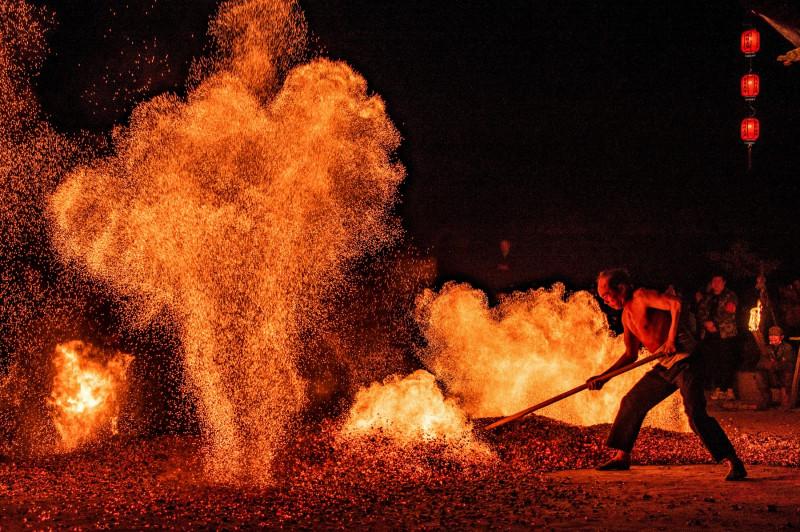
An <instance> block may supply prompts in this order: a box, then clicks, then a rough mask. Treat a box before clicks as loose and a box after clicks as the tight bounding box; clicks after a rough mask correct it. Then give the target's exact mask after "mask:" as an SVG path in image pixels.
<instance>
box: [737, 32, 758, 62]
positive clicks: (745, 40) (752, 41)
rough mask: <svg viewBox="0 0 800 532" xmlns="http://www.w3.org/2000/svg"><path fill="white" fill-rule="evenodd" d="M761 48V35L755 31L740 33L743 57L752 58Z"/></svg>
mask: <svg viewBox="0 0 800 532" xmlns="http://www.w3.org/2000/svg"><path fill="white" fill-rule="evenodd" d="M759 48H761V34H760V33H758V30H756V29H752V28H751V29H749V30H746V31H745V32H744V33H742V53H743V54H744V56H745V57H753V56H754V55H756V52H758V49H759Z"/></svg>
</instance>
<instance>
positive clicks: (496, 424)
mask: <svg viewBox="0 0 800 532" xmlns="http://www.w3.org/2000/svg"><path fill="white" fill-rule="evenodd" d="M659 351H660V349H659ZM663 356H665V353H659V352H658V351H656V353H655V354H654V355H650V356H649V357H646V358H643V359H641V360H637V361H636V362H634V363H633V364H628V365H627V366H623V367H621V368H619V369H617V370H614V371H612V372H611V373H606V374H605V375H603V379H606V380H608V379H611V378H613V377H616V376H617V375H622V374H623V373H626V372H628V371H630V370H632V369H635V368H638V367H639V366H642V365H644V364H647V363H648V362H652V361H653V360H656V359H658V358H661V357H663ZM588 387H589V383H588V382H585V383H583V384H581V385H580V386H578V387H576V388H573V389H571V390H569V391H566V392H564V393H562V394H560V395H556V396H555V397H551V398H550V399H548V400H547V401H543V402H541V403H539V404H538V405H533V406H532V407H530V408H526V409H525V410H522V411H521V412H517V413H516V414H511V415H510V416H508V417H504V418H503V419H501V420H499V421H495V422H494V423H492V424H491V425H488V426H486V427H484V428H483V429H482V430H489V429H493V428H496V427H499V426H500V425H505V424H506V423H508V422H510V421H514V420H515V419H519V418H521V417H523V416H527V415H528V414H530V413H531V412H534V411H536V410H539V409H540V408H544V407H546V406H550V405H552V404H553V403H557V402H559V401H560V400H562V399H566V398H567V397H569V396H570V395H575V394H576V393H578V392H580V391H581V390H585V389H586V388H588Z"/></svg>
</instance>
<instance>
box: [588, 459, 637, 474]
mask: <svg viewBox="0 0 800 532" xmlns="http://www.w3.org/2000/svg"><path fill="white" fill-rule="evenodd" d="M630 468H631V463H630V462H628V461H625V460H617V459H616V458H614V459H611V460H609V461H608V462H606V463H605V464H603V465H599V466H597V467H595V469H596V470H597V471H627V470H628V469H630Z"/></svg>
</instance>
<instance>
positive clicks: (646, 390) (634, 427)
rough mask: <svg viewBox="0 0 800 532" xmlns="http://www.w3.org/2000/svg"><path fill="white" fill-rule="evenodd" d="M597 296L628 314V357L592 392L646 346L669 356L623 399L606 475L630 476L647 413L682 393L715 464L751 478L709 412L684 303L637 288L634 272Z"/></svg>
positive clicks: (592, 383)
mask: <svg viewBox="0 0 800 532" xmlns="http://www.w3.org/2000/svg"><path fill="white" fill-rule="evenodd" d="M597 291H598V293H599V294H600V297H601V298H603V301H605V303H606V304H607V305H608V306H610V307H611V308H614V309H617V310H620V309H621V310H622V325H623V327H624V333H623V335H624V336H623V339H624V342H625V353H624V354H623V355H622V356H621V357H620V359H619V360H617V362H615V363H614V365H613V366H611V367H610V368H608V369H607V370H606V371H604V372H603V373H601V374H600V375H596V376H594V377H592V378H590V379H589V380H588V381H586V382H587V383H588V384H589V389H590V390H599V389H600V388H602V387H603V385H604V384H605V383H606V381H607V380H608V379H604V378H603V375H606V374H608V373H611V372H612V371H614V370H616V369H619V368H621V367H623V366H627V365H628V364H631V363H633V362H635V361H636V359H637V358H639V349H640V348H641V346H644V347H646V348H647V350H648V351H650V352H651V353H656V352H659V353H664V354H665V355H667V357H665V358H662V359H661V360H660V361H659V363H658V364H656V365H655V366H654V367H653V369H651V370H650V371H649V372H647V373H646V374H645V375H644V377H642V378H641V380H640V381H639V382H637V383H636V384H635V385H634V387H633V388H631V390H630V391H629V392H628V394H627V395H626V396H625V397H624V398H623V399H622V403H621V405H620V409H619V413H618V414H617V418H616V419H615V420H614V424H613V425H612V426H611V432H610V433H609V435H608V440H607V442H606V445H608V446H609V447H611V448H612V449H616V450H617V454H616V455H615V456H614V458H612V459H611V460H610V461H609V462H607V463H605V464H603V465H601V466H599V467H598V468H597V469H598V470H600V471H626V470H628V469H629V468H630V465H631V450H633V444H634V443H635V442H636V438H637V437H638V436H639V429H641V427H642V422H643V421H644V418H645V416H646V415H647V412H649V411H650V409H652V408H653V407H654V406H656V405H657V404H658V403H660V402H661V401H663V400H664V399H666V398H667V397H669V396H670V395H672V393H673V392H675V390H680V391H681V396H682V397H683V405H684V408H685V410H686V415H687V416H688V417H689V425H690V426H691V427H692V430H693V431H694V432H695V434H697V435H698V436H700V439H701V440H702V441H703V444H704V445H705V446H706V448H707V449H708V450H709V452H710V453H711V456H712V457H713V458H714V460H715V461H717V462H719V461H721V460H725V461H727V462H728V466H729V468H730V470H729V471H728V474H727V476H726V477H725V480H742V479H743V478H745V477H746V476H747V471H746V470H745V468H744V464H743V463H742V461H741V460H740V459H739V457H738V456H736V451H735V450H734V448H733V445H731V442H730V440H729V439H728V436H727V435H726V434H725V431H723V430H722V427H720V426H719V423H717V420H716V419H714V418H713V417H711V416H709V415H708V413H707V412H706V398H705V395H704V392H703V385H704V381H705V373H706V364H705V362H704V361H703V360H699V357H698V355H693V354H692V352H693V350H694V347H695V340H694V338H693V337H692V335H691V333H689V331H688V329H686V327H684V326H682V324H681V322H680V316H681V301H680V299H678V298H677V297H674V296H671V295H667V294H662V293H660V292H658V291H656V290H648V289H645V288H637V289H634V288H633V285H632V283H631V279H630V276H629V275H628V272H627V271H625V270H622V269H616V270H606V271H603V272H600V275H599V276H598V277H597Z"/></svg>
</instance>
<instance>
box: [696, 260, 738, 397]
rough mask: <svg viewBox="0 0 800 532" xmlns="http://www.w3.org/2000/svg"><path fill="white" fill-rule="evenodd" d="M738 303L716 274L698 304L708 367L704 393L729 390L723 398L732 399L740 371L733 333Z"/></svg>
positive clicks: (723, 279)
mask: <svg viewBox="0 0 800 532" xmlns="http://www.w3.org/2000/svg"><path fill="white" fill-rule="evenodd" d="M738 304H739V299H738V298H737V297H736V293H735V292H733V290H731V289H729V288H727V287H726V286H725V278H724V277H723V276H722V275H720V274H715V275H714V276H713V277H712V278H711V283H710V284H709V290H708V292H707V293H706V294H705V296H704V297H703V299H702V301H700V306H699V307H698V310H697V321H698V322H699V323H700V338H701V339H702V340H701V343H700V351H701V353H703V355H704V356H705V358H706V362H707V363H708V382H707V389H709V390H711V389H715V388H716V390H715V395H716V394H719V393H722V392H724V391H725V390H730V391H729V392H727V393H726V397H727V398H730V399H732V398H733V395H734V392H733V382H734V377H735V375H736V371H737V370H738V369H739V348H738V339H737V337H736V336H737V333H738V331H737V330H736V308H737V306H738Z"/></svg>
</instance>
